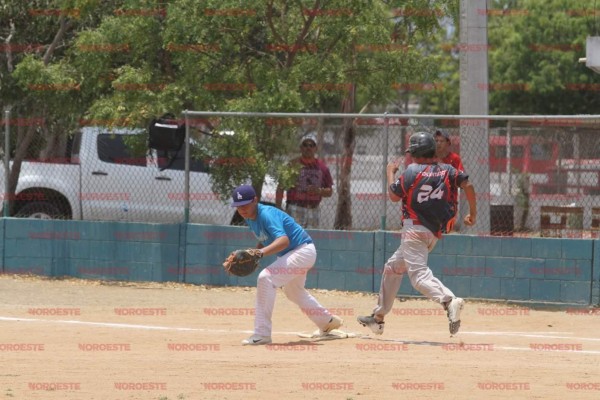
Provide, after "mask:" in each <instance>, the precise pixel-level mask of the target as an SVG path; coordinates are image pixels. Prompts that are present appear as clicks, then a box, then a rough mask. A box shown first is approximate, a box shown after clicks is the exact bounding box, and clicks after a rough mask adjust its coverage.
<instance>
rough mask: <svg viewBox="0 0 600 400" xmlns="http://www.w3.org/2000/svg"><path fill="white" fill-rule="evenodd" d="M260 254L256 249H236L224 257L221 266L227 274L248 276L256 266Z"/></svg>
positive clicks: (261, 254)
mask: <svg viewBox="0 0 600 400" xmlns="http://www.w3.org/2000/svg"><path fill="white" fill-rule="evenodd" d="M262 256H263V253H262V251H260V250H258V249H246V250H236V251H234V252H233V253H231V254H230V255H229V257H227V259H225V262H223V268H225V271H226V272H227V273H228V274H229V275H235V276H248V275H250V274H251V273H253V272H254V271H255V270H256V269H257V268H258V265H259V261H260V259H261V258H262Z"/></svg>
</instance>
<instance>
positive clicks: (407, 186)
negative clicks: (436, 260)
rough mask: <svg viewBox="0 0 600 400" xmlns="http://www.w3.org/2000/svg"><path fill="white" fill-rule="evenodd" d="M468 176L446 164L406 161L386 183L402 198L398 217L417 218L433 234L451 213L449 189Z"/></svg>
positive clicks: (450, 190) (452, 188)
mask: <svg viewBox="0 0 600 400" xmlns="http://www.w3.org/2000/svg"><path fill="white" fill-rule="evenodd" d="M467 179H469V175H467V174H466V173H464V172H462V171H459V170H457V169H456V168H454V167H453V166H451V165H448V164H438V163H434V164H415V163H413V164H410V165H409V166H408V167H407V168H406V170H405V171H404V173H403V174H402V175H401V176H400V177H399V178H398V180H397V181H396V182H395V183H394V184H392V185H391V186H390V189H391V190H392V192H394V193H395V194H396V195H398V196H399V197H400V198H401V199H402V218H403V219H412V220H413V221H418V223H420V224H421V225H423V226H425V227H426V228H427V229H429V230H430V231H431V232H433V233H434V234H435V235H436V236H437V237H440V236H441V230H442V226H445V224H446V223H447V222H448V220H449V219H450V218H451V217H452V216H453V209H452V207H453V202H452V191H453V190H458V188H459V187H460V185H461V184H462V183H463V182H464V181H465V180H467Z"/></svg>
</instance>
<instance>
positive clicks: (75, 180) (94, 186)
mask: <svg viewBox="0 0 600 400" xmlns="http://www.w3.org/2000/svg"><path fill="white" fill-rule="evenodd" d="M134 136H137V135H136V134H134V133H132V132H131V131H123V130H121V131H120V130H117V131H114V130H113V131H109V130H107V129H104V128H97V127H85V128H82V129H81V131H80V133H78V134H77V135H76V136H75V138H74V140H73V142H72V146H71V147H72V149H71V153H70V157H69V158H68V159H67V160H61V161H62V162H35V161H24V162H23V164H22V166H21V173H20V176H19V182H18V185H17V190H16V194H15V195H14V197H12V198H14V200H15V208H14V211H13V215H14V216H17V217H29V218H63V219H75V220H110V221H116V220H124V221H140V222H158V223H178V222H182V221H183V220H184V198H185V194H184V178H185V177H184V173H185V171H184V168H185V164H184V157H183V153H184V150H183V148H182V149H181V150H180V151H179V153H177V156H176V157H175V158H174V160H172V162H169V161H170V160H169V159H167V158H165V157H159V156H158V154H157V151H156V150H148V148H147V147H146V149H145V154H144V155H142V156H133V155H132V153H131V151H130V148H131V147H129V146H128V145H127V143H126V142H127V140H128V139H127V137H129V138H130V139H131V138H133V139H134V140H135V138H134ZM165 167H166V168H165ZM190 170H191V172H190V213H189V217H190V222H193V223H204V224H219V225H229V224H230V223H231V222H232V217H233V216H234V213H235V212H234V209H232V208H231V207H230V206H229V204H227V202H223V201H222V200H220V199H219V196H218V195H217V194H216V193H213V192H212V190H211V183H210V175H209V172H208V169H207V167H206V165H205V164H204V163H202V162H200V161H192V162H191V163H190ZM0 181H1V182H0V183H1V186H0V190H1V191H2V192H4V173H2V176H1V177H0ZM269 188H270V189H269ZM269 190H271V191H272V192H273V193H268V192H269ZM274 190H275V189H274V184H273V183H272V182H271V183H270V184H269V183H266V184H265V188H264V189H263V198H264V196H268V197H272V198H274ZM2 198H3V199H6V198H8V197H7V196H6V195H5V194H4V193H3V197H2Z"/></svg>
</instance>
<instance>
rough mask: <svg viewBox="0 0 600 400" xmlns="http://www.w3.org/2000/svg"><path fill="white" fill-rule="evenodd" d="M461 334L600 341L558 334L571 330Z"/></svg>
mask: <svg viewBox="0 0 600 400" xmlns="http://www.w3.org/2000/svg"><path fill="white" fill-rule="evenodd" d="M460 333H461V335H485V336H522V337H532V338H547V339H577V340H589V341H592V342H600V338H582V337H573V336H557V334H558V333H562V334H572V333H571V332H548V333H547V334H544V333H540V332H462V331H461V332H460Z"/></svg>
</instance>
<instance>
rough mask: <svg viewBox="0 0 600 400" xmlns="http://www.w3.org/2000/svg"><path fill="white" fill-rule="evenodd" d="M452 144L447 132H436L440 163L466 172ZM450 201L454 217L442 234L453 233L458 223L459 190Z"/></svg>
mask: <svg viewBox="0 0 600 400" xmlns="http://www.w3.org/2000/svg"><path fill="white" fill-rule="evenodd" d="M451 144H452V142H451V141H450V135H449V134H448V132H447V131H442V130H440V129H438V130H436V131H435V145H436V146H435V155H436V157H437V158H438V160H439V162H441V163H444V164H449V165H452V166H453V167H454V168H455V169H457V170H458V171H462V172H465V167H463V164H462V160H461V158H460V156H459V155H458V154H457V153H454V152H452V151H450V145H451ZM450 201H451V202H452V207H453V217H452V218H450V220H449V221H448V224H447V225H446V226H445V227H444V228H443V229H442V232H444V233H450V232H452V230H453V229H454V225H455V223H456V214H457V213H458V190H455V191H454V192H453V193H450Z"/></svg>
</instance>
